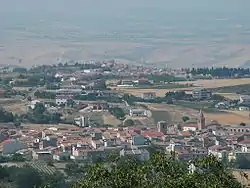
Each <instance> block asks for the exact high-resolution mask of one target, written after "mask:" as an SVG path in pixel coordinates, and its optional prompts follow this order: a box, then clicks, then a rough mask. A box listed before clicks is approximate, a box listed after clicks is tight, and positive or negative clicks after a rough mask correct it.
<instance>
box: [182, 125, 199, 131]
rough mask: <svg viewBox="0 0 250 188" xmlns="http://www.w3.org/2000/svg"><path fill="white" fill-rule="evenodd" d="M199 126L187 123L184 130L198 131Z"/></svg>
mask: <svg viewBox="0 0 250 188" xmlns="http://www.w3.org/2000/svg"><path fill="white" fill-rule="evenodd" d="M197 128H198V127H196V126H188V125H186V126H184V127H183V131H196V130H197Z"/></svg>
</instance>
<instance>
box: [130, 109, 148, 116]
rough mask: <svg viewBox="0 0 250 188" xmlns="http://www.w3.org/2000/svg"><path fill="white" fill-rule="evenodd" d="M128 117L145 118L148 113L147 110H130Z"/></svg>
mask: <svg viewBox="0 0 250 188" xmlns="http://www.w3.org/2000/svg"><path fill="white" fill-rule="evenodd" d="M129 115H130V116H132V117H133V116H137V117H147V116H148V113H147V110H144V109H130V111H129Z"/></svg>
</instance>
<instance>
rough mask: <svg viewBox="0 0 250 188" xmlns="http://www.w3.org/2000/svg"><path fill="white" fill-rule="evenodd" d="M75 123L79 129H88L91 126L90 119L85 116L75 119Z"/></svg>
mask: <svg viewBox="0 0 250 188" xmlns="http://www.w3.org/2000/svg"><path fill="white" fill-rule="evenodd" d="M74 123H75V124H76V125H78V126H79V127H88V126H89V125H90V124H89V118H88V117H85V116H80V117H77V118H74Z"/></svg>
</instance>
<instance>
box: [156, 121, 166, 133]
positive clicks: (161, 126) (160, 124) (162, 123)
mask: <svg viewBox="0 0 250 188" xmlns="http://www.w3.org/2000/svg"><path fill="white" fill-rule="evenodd" d="M157 129H158V131H159V132H163V133H164V134H167V133H168V123H167V122H166V121H159V122H158V123H157Z"/></svg>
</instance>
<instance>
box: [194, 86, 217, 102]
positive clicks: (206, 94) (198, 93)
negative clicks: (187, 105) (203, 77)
mask: <svg viewBox="0 0 250 188" xmlns="http://www.w3.org/2000/svg"><path fill="white" fill-rule="evenodd" d="M192 96H193V98H195V99H198V100H205V99H209V98H211V96H212V93H211V91H209V90H207V89H205V88H195V89H194V90H193V91H192Z"/></svg>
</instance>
